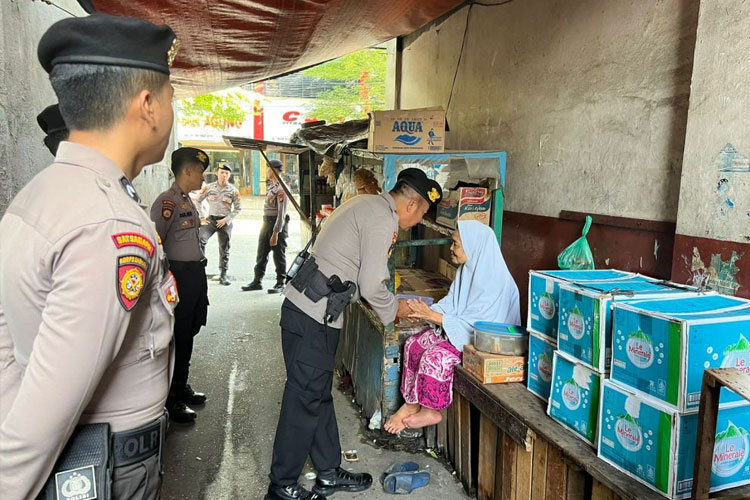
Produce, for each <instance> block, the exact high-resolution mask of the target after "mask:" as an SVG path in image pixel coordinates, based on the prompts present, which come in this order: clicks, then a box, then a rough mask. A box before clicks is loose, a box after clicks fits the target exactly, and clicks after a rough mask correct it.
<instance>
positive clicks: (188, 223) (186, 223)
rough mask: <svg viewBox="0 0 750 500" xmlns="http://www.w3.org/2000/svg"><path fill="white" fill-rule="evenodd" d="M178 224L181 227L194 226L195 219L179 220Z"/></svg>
mask: <svg viewBox="0 0 750 500" xmlns="http://www.w3.org/2000/svg"><path fill="white" fill-rule="evenodd" d="M180 226H182V227H193V226H195V219H185V220H183V221H182V222H180Z"/></svg>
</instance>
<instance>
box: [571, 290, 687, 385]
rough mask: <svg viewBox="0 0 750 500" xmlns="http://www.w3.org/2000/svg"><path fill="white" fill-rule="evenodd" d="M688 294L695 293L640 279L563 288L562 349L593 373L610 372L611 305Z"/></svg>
mask: <svg viewBox="0 0 750 500" xmlns="http://www.w3.org/2000/svg"><path fill="white" fill-rule="evenodd" d="M689 291H695V289H694V288H690V287H686V286H684V285H676V284H671V283H665V282H662V281H659V280H656V279H653V278H649V277H646V276H641V275H636V276H635V277H633V278H631V279H627V280H614V281H605V282H597V283H588V284H585V285H577V284H570V283H569V284H562V285H560V298H559V304H560V314H559V316H560V324H559V326H558V334H557V335H558V339H557V342H558V346H559V349H560V350H561V351H563V352H564V353H566V354H570V355H571V356H573V357H574V358H576V359H578V360H581V361H583V362H584V363H585V364H586V366H590V367H591V368H593V369H594V370H597V371H599V372H602V373H604V372H608V371H609V367H610V361H611V350H612V303H613V302H617V301H620V302H622V301H630V300H637V299H639V298H640V299H643V298H644V296H648V297H666V296H669V295H673V294H679V293H688V292H689Z"/></svg>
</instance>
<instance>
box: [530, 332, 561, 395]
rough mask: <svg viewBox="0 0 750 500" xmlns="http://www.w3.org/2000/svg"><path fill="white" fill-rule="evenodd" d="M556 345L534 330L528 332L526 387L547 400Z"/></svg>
mask: <svg viewBox="0 0 750 500" xmlns="http://www.w3.org/2000/svg"><path fill="white" fill-rule="evenodd" d="M555 349H557V346H556V345H555V343H554V342H551V341H549V340H547V339H546V338H544V336H543V335H538V334H536V333H534V332H529V376H528V380H527V382H526V387H527V388H528V389H529V391H530V392H531V393H532V394H535V395H537V396H539V397H540V398H542V399H543V400H544V401H548V400H549V391H550V387H551V386H552V360H553V357H554V353H555Z"/></svg>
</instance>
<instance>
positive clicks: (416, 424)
mask: <svg viewBox="0 0 750 500" xmlns="http://www.w3.org/2000/svg"><path fill="white" fill-rule="evenodd" d="M441 420H443V416H442V415H441V414H440V412H439V411H437V410H433V409H432V408H425V407H424V406H423V407H422V409H421V410H419V412H417V413H415V414H413V415H409V416H408V417H404V419H403V423H404V425H405V426H406V427H408V428H409V429H421V428H422V427H427V426H428V425H435V424H437V423H438V422H440V421H441Z"/></svg>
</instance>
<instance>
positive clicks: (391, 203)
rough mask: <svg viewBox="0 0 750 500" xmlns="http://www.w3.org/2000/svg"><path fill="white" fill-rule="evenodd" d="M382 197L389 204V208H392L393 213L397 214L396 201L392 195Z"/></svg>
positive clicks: (382, 194) (384, 194)
mask: <svg viewBox="0 0 750 500" xmlns="http://www.w3.org/2000/svg"><path fill="white" fill-rule="evenodd" d="M380 196H381V197H382V198H383V199H384V200H385V201H387V202H388V206H389V207H391V211H392V212H394V213H395V212H396V200H394V199H393V196H391V193H380Z"/></svg>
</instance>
